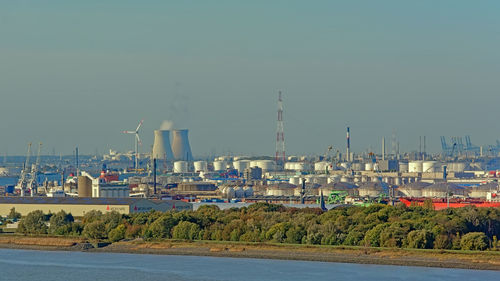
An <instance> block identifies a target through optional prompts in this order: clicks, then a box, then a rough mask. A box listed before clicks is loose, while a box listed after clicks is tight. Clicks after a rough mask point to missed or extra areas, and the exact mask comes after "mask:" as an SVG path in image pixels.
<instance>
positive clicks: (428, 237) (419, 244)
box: [407, 229, 434, 249]
mask: <svg viewBox="0 0 500 281" xmlns="http://www.w3.org/2000/svg"><path fill="white" fill-rule="evenodd" d="M433 243H434V235H433V234H432V232H430V231H428V230H426V229H422V230H413V231H411V232H410V233H408V236H407V246H408V248H416V249H432V247H433Z"/></svg>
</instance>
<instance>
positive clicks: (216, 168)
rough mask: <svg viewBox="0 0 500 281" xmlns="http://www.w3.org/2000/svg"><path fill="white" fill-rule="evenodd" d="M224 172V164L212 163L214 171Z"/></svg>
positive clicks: (223, 162) (219, 162)
mask: <svg viewBox="0 0 500 281" xmlns="http://www.w3.org/2000/svg"><path fill="white" fill-rule="evenodd" d="M224 170H226V162H225V161H221V160H217V161H214V171H224Z"/></svg>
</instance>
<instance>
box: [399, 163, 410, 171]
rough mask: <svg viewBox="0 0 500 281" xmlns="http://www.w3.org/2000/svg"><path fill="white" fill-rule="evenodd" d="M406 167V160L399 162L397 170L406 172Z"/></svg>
mask: <svg viewBox="0 0 500 281" xmlns="http://www.w3.org/2000/svg"><path fill="white" fill-rule="evenodd" d="M408 169H409V167H408V163H406V162H399V171H400V172H401V173H408Z"/></svg>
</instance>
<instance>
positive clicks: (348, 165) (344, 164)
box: [340, 162, 351, 170]
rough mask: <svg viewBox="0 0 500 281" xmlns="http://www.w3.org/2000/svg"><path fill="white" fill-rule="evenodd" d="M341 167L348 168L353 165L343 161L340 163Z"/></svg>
mask: <svg viewBox="0 0 500 281" xmlns="http://www.w3.org/2000/svg"><path fill="white" fill-rule="evenodd" d="M340 167H342V168H343V169H345V170H347V169H349V168H351V165H350V164H349V163H347V162H342V163H340Z"/></svg>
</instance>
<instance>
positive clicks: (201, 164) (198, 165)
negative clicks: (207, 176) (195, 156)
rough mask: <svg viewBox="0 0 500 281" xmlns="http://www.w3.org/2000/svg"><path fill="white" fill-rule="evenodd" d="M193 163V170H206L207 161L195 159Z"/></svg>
mask: <svg viewBox="0 0 500 281" xmlns="http://www.w3.org/2000/svg"><path fill="white" fill-rule="evenodd" d="M193 164H194V171H195V172H206V171H207V170H208V168H207V161H195V162H194V163H193Z"/></svg>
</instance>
